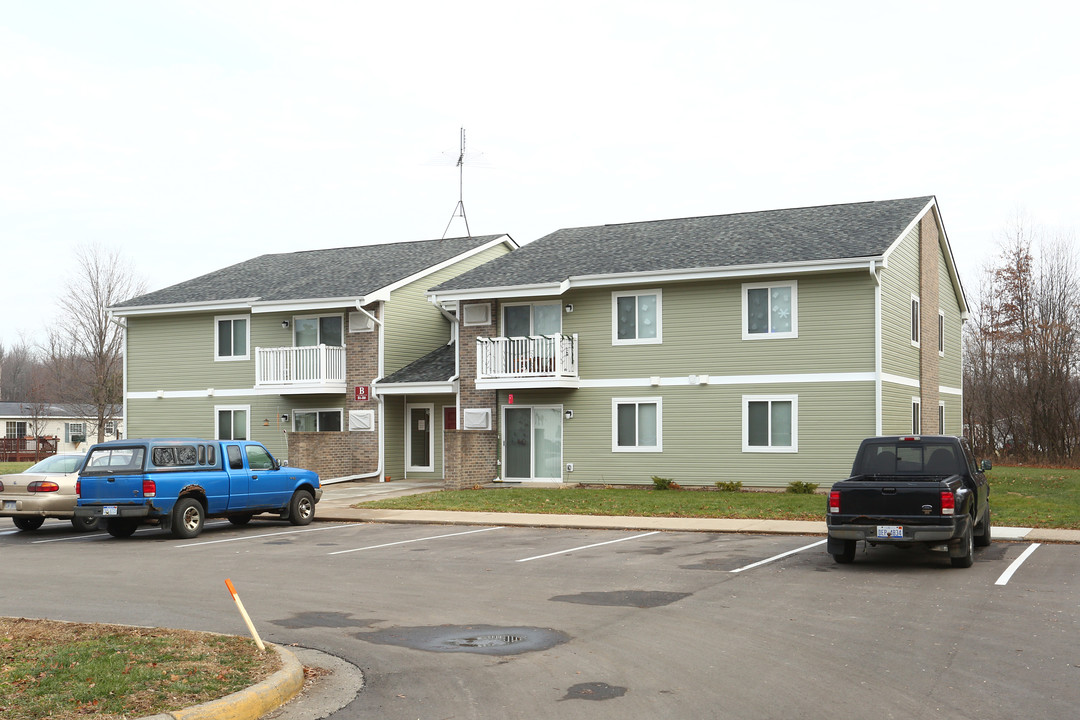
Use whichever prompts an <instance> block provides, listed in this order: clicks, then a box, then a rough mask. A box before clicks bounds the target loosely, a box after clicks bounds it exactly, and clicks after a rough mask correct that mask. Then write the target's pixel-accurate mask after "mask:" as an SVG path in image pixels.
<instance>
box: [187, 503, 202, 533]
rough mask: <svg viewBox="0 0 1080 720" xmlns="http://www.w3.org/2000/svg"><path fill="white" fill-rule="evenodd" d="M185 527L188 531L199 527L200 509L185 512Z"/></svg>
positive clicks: (191, 508) (188, 509)
mask: <svg viewBox="0 0 1080 720" xmlns="http://www.w3.org/2000/svg"><path fill="white" fill-rule="evenodd" d="M184 527H186V528H187V529H188V530H194V529H195V528H197V527H199V510H198V508H193V507H190V508H187V509H186V510H184Z"/></svg>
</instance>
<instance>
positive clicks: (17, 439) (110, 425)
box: [0, 402, 124, 452]
mask: <svg viewBox="0 0 1080 720" xmlns="http://www.w3.org/2000/svg"><path fill="white" fill-rule="evenodd" d="M117 415H119V413H117ZM0 423H3V425H2V429H3V432H4V434H3V439H4V443H3V446H4V449H5V450H9V449H14V448H17V449H19V450H21V451H22V450H29V451H31V452H32V451H33V450H34V449H35V448H36V447H37V443H38V441H39V440H38V439H39V438H49V439H50V440H51V439H55V444H56V452H78V451H80V450H85V449H86V448H87V447H89V445H90V444H92V443H94V442H96V441H97V425H96V420H95V419H93V418H87V417H85V416H84V415H82V414H80V413H79V412H78V410H77V409H76V408H72V407H69V406H64V405H52V404H43V403H29V402H0ZM122 437H124V423H123V419H122V418H120V417H117V418H116V419H115V420H110V421H107V422H106V423H105V439H106V440H116V439H118V438H122ZM48 444H49V445H50V446H51V445H52V442H51V441H50V442H49V443H48ZM9 445H10V446H12V448H8V446H9Z"/></svg>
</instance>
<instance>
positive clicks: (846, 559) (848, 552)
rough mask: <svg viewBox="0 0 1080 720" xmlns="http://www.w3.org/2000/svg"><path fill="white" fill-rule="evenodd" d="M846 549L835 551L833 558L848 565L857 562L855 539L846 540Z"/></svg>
mask: <svg viewBox="0 0 1080 720" xmlns="http://www.w3.org/2000/svg"><path fill="white" fill-rule="evenodd" d="M843 542H844V549H843V550H841V551H840V552H838V553H833V560H835V561H836V562H838V563H840V564H841V565H847V564H848V563H851V562H855V541H854V540H844V541H843Z"/></svg>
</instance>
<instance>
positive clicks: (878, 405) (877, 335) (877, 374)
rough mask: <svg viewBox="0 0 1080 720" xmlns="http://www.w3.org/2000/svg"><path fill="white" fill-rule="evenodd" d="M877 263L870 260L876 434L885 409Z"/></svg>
mask: <svg viewBox="0 0 1080 720" xmlns="http://www.w3.org/2000/svg"><path fill="white" fill-rule="evenodd" d="M878 272H879V269H878V268H877V263H875V262H874V261H873V260H871V261H870V277H871V278H873V280H874V434H875V435H881V433H882V423H883V420H882V417H881V414H882V412H883V411H884V407H883V401H882V397H881V393H882V385H881V371H882V360H881V332H882V329H881V276H880V275H878Z"/></svg>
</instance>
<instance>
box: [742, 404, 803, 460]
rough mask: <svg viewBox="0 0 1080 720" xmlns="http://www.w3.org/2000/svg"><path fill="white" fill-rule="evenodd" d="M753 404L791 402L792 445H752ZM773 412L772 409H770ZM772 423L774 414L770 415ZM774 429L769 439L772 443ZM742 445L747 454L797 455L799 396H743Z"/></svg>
mask: <svg viewBox="0 0 1080 720" xmlns="http://www.w3.org/2000/svg"><path fill="white" fill-rule="evenodd" d="M752 402H768V403H770V404H771V403H774V402H790V403H791V445H790V446H788V445H777V446H773V445H751V444H750V403H752ZM770 410H771V408H770ZM769 418H770V423H771V422H772V413H771V412H770V413H769ZM771 430H772V428H771V427H770V432H769V438H770V442H771V441H772V432H771ZM742 445H743V448H742V449H743V452H747V453H797V452H799V396H798V395H743V396H742Z"/></svg>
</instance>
